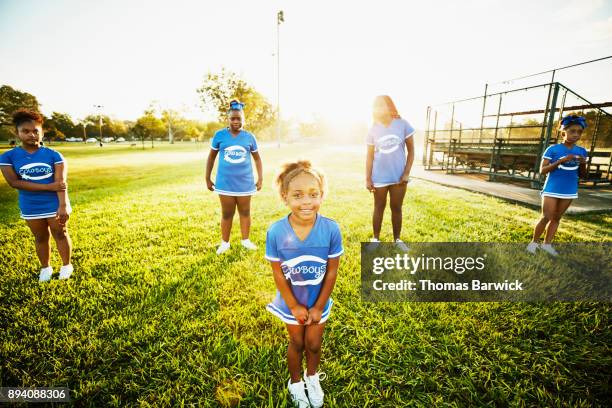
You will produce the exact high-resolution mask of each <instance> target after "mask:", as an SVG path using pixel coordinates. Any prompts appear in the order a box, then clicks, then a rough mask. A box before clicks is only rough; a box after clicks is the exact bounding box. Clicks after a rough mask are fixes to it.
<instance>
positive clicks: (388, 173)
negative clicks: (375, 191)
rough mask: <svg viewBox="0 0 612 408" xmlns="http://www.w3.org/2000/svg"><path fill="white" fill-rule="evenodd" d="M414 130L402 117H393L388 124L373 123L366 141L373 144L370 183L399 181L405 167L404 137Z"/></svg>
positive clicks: (389, 183)
mask: <svg viewBox="0 0 612 408" xmlns="http://www.w3.org/2000/svg"><path fill="white" fill-rule="evenodd" d="M414 133H415V130H414V128H413V127H412V125H410V123H408V122H407V121H406V120H404V119H393V120H392V121H391V123H390V124H389V126H387V127H385V126H384V125H382V124H380V123H374V124H373V125H372V127H371V128H370V131H369V132H368V137H367V139H366V143H367V144H368V145H372V146H374V162H373V163H372V183H373V184H374V187H384V186H389V185H392V184H397V183H399V182H400V179H401V178H402V175H403V174H404V169H405V168H406V139H408V138H409V137H411V136H412V135H414Z"/></svg>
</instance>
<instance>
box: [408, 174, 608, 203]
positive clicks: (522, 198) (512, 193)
mask: <svg viewBox="0 0 612 408" xmlns="http://www.w3.org/2000/svg"><path fill="white" fill-rule="evenodd" d="M410 176H411V177H414V178H417V179H422V180H426V181H431V182H433V183H437V184H442V185H444V186H448V187H455V188H461V189H464V190H469V191H475V192H478V193H483V194H487V195H490V196H493V197H498V198H501V199H503V200H506V201H510V202H513V203H517V204H523V205H527V206H529V207H534V208H540V203H541V198H540V191H539V190H534V189H531V188H528V187H523V186H519V185H516V184H509V183H501V182H490V181H487V180H483V179H482V178H481V177H482V176H474V175H465V174H463V175H461V174H459V175H457V174H446V172H445V171H443V170H425V169H424V168H423V166H421V165H420V164H417V163H415V164H414V166H413V169H412V172H411V174H410ZM606 211H612V187H601V188H596V189H595V188H580V189H579V191H578V199H576V200H574V202H573V203H572V205H571V206H570V208H569V209H568V210H567V212H568V213H569V214H587V213H598V212H606Z"/></svg>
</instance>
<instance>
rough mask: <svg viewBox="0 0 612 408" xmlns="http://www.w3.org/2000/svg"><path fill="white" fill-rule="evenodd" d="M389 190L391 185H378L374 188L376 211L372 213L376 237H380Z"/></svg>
mask: <svg viewBox="0 0 612 408" xmlns="http://www.w3.org/2000/svg"><path fill="white" fill-rule="evenodd" d="M387 191H389V187H377V188H375V189H374V212H373V213H372V229H373V232H374V238H376V239H380V228H381V226H382V221H383V216H384V215H385V207H386V206H387Z"/></svg>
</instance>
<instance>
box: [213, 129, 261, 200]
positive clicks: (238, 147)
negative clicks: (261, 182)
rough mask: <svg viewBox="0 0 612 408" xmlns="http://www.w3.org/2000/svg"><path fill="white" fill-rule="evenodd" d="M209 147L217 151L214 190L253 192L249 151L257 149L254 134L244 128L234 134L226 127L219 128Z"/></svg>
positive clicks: (224, 192)
mask: <svg viewBox="0 0 612 408" xmlns="http://www.w3.org/2000/svg"><path fill="white" fill-rule="evenodd" d="M211 148H212V149H213V150H218V151H219V165H218V167H217V178H216V180H215V192H216V193H218V194H221V195H231V196H247V195H253V194H255V193H256V192H257V188H256V186H255V179H254V178H253V166H252V164H251V153H254V152H256V151H257V140H256V139H255V136H253V134H252V133H250V132H247V131H245V130H241V131H240V133H238V135H236V136H234V135H232V134H231V132H230V131H229V129H228V128H225V129H221V130H219V131H217V133H215V135H214V136H213V138H212V142H211Z"/></svg>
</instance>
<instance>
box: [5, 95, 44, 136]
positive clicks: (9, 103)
mask: <svg viewBox="0 0 612 408" xmlns="http://www.w3.org/2000/svg"><path fill="white" fill-rule="evenodd" d="M19 108H28V109H32V110H35V111H38V110H39V106H38V101H37V100H36V98H35V97H34V96H33V95H30V94H29V93H26V92H21V91H18V90H17V89H14V88H11V87H10V86H8V85H3V86H1V87H0V139H2V140H7V139H13V138H15V137H16V135H15V130H14V129H13V126H12V119H11V115H12V114H13V112H15V111H16V110H17V109H19Z"/></svg>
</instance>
